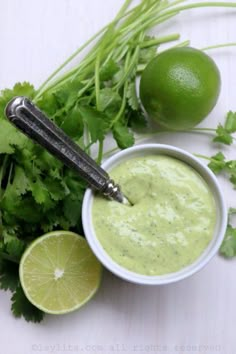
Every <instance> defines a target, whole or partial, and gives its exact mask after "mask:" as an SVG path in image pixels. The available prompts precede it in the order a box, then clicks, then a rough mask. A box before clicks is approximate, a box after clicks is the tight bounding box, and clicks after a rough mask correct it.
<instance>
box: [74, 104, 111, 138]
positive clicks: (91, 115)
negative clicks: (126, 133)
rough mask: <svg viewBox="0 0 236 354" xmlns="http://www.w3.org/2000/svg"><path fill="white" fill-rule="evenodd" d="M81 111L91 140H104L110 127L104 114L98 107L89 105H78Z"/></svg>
mask: <svg viewBox="0 0 236 354" xmlns="http://www.w3.org/2000/svg"><path fill="white" fill-rule="evenodd" d="M78 109H79V112H80V114H81V116H82V118H83V121H84V124H85V125H86V126H87V128H88V130H89V133H90V136H91V142H92V143H95V142H96V141H98V140H103V139H104V137H105V134H106V132H107V129H108V125H107V122H106V120H104V115H103V114H102V113H101V112H98V111H97V110H96V109H94V108H92V107H89V106H81V105H80V106H78Z"/></svg>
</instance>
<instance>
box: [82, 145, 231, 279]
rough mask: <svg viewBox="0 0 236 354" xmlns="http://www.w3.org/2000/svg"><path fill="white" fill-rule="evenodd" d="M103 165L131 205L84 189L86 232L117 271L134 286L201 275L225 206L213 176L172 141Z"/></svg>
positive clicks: (223, 222)
mask: <svg viewBox="0 0 236 354" xmlns="http://www.w3.org/2000/svg"><path fill="white" fill-rule="evenodd" d="M102 167H103V168H104V169H105V170H106V171H108V173H109V175H110V176H111V177H112V179H114V180H115V182H116V183H118V184H119V185H120V187H121V190H122V192H123V194H124V195H125V196H126V197H127V198H128V199H129V200H130V201H131V203H132V206H131V205H126V204H121V203H118V202H116V201H112V200H107V199H106V198H104V197H103V196H101V195H99V194H97V193H95V192H93V191H92V190H91V189H89V188H88V189H87V191H86V192H85V196H84V200H83V207H82V221H83V227H84V232H85V236H86V239H87V241H88V243H89V245H90V247H91V249H92V250H93V252H94V254H95V255H96V256H97V258H98V259H99V260H100V262H101V263H102V264H103V265H104V266H105V267H106V268H107V269H109V270H110V271H111V272H112V273H114V274H116V275H117V276H119V277H121V278H123V279H125V280H128V281H130V282H133V283H137V284H149V285H161V284H168V283H173V282H176V281H179V280H181V279H184V278H186V277H189V276H190V275H192V274H194V273H196V272H197V271H199V270H200V269H201V268H203V267H204V266H205V265H206V264H207V263H208V262H209V261H210V259H211V258H212V257H213V256H214V255H215V254H216V252H217V251H218V249H219V247H220V245H221V243H222V241H223V238H224V234H225V231H226V227H227V209H226V205H225V201H224V197H223V195H222V191H221V189H220V187H219V184H218V182H217V179H216V177H215V175H214V174H213V173H212V172H211V170H210V169H209V168H208V167H206V166H205V165H204V164H203V163H202V162H201V161H200V160H198V159H197V158H196V157H194V156H193V155H191V154H190V153H188V152H186V151H184V150H182V149H179V148H176V147H173V146H169V145H161V144H145V145H137V146H134V147H131V148H129V149H126V150H123V151H121V152H119V153H117V154H115V155H113V156H112V157H110V158H109V159H107V160H106V161H105V162H104V163H103V165H102Z"/></svg>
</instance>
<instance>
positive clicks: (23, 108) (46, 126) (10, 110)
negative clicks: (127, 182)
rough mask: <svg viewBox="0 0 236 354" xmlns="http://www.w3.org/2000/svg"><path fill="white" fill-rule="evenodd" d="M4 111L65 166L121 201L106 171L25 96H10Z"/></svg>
mask: <svg viewBox="0 0 236 354" xmlns="http://www.w3.org/2000/svg"><path fill="white" fill-rule="evenodd" d="M5 113H6V116H7V118H8V119H9V120H10V122H11V123H12V124H13V125H15V126H16V127H17V128H18V129H19V130H21V131H22V132H23V133H24V134H25V135H27V136H28V137H29V138H30V139H32V140H34V141H35V142H37V143H38V144H39V145H41V146H42V147H44V148H45V149H46V150H47V151H48V152H50V153H51V154H52V155H53V156H55V157H56V158H57V159H59V160H60V161H61V162H62V163H63V164H65V165H66V166H67V167H69V168H72V169H74V170H76V171H77V172H78V174H79V175H80V176H81V177H82V178H83V179H84V180H85V181H86V182H87V183H88V184H89V186H90V187H92V188H93V189H95V190H98V191H100V192H101V193H102V194H104V195H105V196H108V197H110V198H112V199H115V200H117V201H119V202H122V201H123V196H122V194H121V192H120V189H119V186H117V185H115V184H114V182H113V181H112V180H111V179H110V177H109V175H108V173H107V172H106V171H105V170H103V169H102V168H101V167H100V166H99V165H98V164H97V163H96V162H95V161H94V160H93V159H92V158H91V157H90V156H89V155H87V154H86V153H85V152H84V151H83V150H82V149H81V148H80V147H79V146H78V145H77V144H76V143H75V142H74V141H73V140H71V139H70V138H69V137H68V136H67V135H66V134H65V133H64V132H63V131H62V130H61V129H60V128H59V127H58V126H56V125H55V124H54V123H53V122H52V121H51V120H49V119H48V118H47V117H46V116H45V115H44V113H42V112H41V111H40V110H39V108H37V107H36V106H35V105H34V104H33V103H32V102H31V101H30V100H29V99H28V98H26V97H21V96H19V97H15V98H13V99H12V100H11V101H10V102H9V103H8V105H7V107H6V110H5Z"/></svg>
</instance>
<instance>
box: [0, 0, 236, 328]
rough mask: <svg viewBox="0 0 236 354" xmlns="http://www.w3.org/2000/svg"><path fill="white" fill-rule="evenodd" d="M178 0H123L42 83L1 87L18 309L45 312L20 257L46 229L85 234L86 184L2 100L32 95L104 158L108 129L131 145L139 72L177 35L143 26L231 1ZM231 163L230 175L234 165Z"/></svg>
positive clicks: (1, 231) (3, 244)
mask: <svg viewBox="0 0 236 354" xmlns="http://www.w3.org/2000/svg"><path fill="white" fill-rule="evenodd" d="M182 2H184V0H177V1H173V2H169V1H166V0H158V1H157V0H140V2H139V3H138V5H137V6H135V7H133V8H131V9H129V6H130V5H131V4H132V0H126V1H125V2H124V5H123V6H122V8H121V10H120V11H119V13H118V14H117V16H116V17H115V19H114V20H113V21H112V22H111V23H110V24H108V25H107V26H105V27H104V28H103V29H102V30H100V31H99V32H98V33H97V34H96V35H94V36H93V37H92V38H91V39H90V40H89V41H87V42H86V43H85V44H84V45H83V46H82V47H80V48H79V49H78V50H77V51H76V52H75V53H73V54H72V55H71V56H70V57H69V58H68V59H67V60H66V62H65V63H63V64H62V65H61V66H60V67H59V68H58V69H57V70H55V71H54V72H53V74H52V75H50V77H49V78H48V79H47V80H46V81H45V82H44V83H43V84H42V85H41V87H40V88H39V89H37V90H36V89H35V88H34V87H33V86H32V85H31V84H29V83H27V82H23V83H17V84H16V85H15V86H14V87H13V89H11V90H9V89H6V90H3V91H2V92H1V96H0V287H1V288H2V289H10V290H11V291H13V296H12V311H13V313H14V315H15V316H17V317H19V316H21V315H23V316H24V318H25V319H26V320H30V321H35V322H37V321H40V320H42V318H43V313H42V312H41V311H39V310H38V309H36V308H35V307H34V306H32V305H31V304H30V303H29V302H28V300H27V299H26V298H25V296H24V293H23V291H22V289H21V287H20V284H19V277H18V262H19V259H20V257H21V255H22V253H23V251H24V249H25V247H27V245H28V244H29V243H30V242H31V241H32V240H33V239H35V238H36V237H38V236H39V235H41V234H42V233H44V232H47V231H50V230H55V229H65V230H69V229H71V230H75V231H76V232H78V233H81V234H83V230H82V226H81V205H82V199H83V195H84V191H85V188H86V185H85V183H84V182H83V181H82V180H81V179H80V178H79V177H78V176H77V175H76V173H75V172H73V171H70V170H68V169H67V168H66V167H64V166H62V164H61V163H60V162H58V161H57V160H56V159H54V158H53V157H52V156H51V155H49V154H48V153H47V152H45V151H44V150H43V149H41V148H40V147H39V146H36V145H34V144H33V143H32V142H31V141H30V140H28V139H27V138H26V137H25V136H24V135H22V134H21V133H20V132H19V131H17V130H16V129H15V128H14V127H13V126H12V125H11V124H10V123H9V122H8V121H7V120H6V118H5V114H4V109H5V106H6V104H7V103H8V102H9V100H10V99H12V98H13V97H14V96H18V95H20V96H27V97H29V98H31V99H33V101H34V102H35V103H36V104H37V105H38V106H39V107H40V108H41V109H42V110H43V111H44V112H45V113H46V114H47V115H48V116H49V117H50V118H51V119H52V120H53V121H54V122H55V123H56V124H57V125H58V126H60V127H61V128H62V129H63V130H64V131H65V132H66V133H67V134H68V135H70V136H71V137H72V138H73V139H74V141H75V142H76V143H78V144H79V145H80V146H81V147H82V148H84V149H85V150H86V151H87V152H89V150H90V146H91V145H92V144H95V143H98V145H99V146H98V156H97V160H98V162H101V160H102V158H103V157H104V154H103V142H104V139H105V137H106V135H107V134H109V133H112V135H113V138H114V140H115V141H116V144H117V146H118V147H119V148H122V149H123V148H127V147H129V146H132V145H133V144H134V142H135V139H134V131H135V130H136V129H140V127H141V128H142V127H144V126H145V125H146V119H145V116H144V113H143V111H142V108H141V106H140V102H139V98H138V96H137V92H136V78H137V76H138V75H139V74H140V73H141V72H142V70H144V68H145V66H146V65H147V63H148V62H149V61H150V60H151V59H152V58H153V57H154V56H155V55H156V54H158V50H159V46H160V45H161V44H162V43H167V42H170V41H174V40H177V39H178V38H179V35H178V34H170V35H168V36H164V37H149V36H148V35H147V32H148V31H149V30H150V29H151V28H153V27H154V26H157V25H159V24H161V23H163V22H166V21H167V20H169V19H170V18H172V17H174V16H176V15H177V14H178V13H180V12H181V11H184V10H187V9H191V8H200V7H206V6H213V7H214V6H215V7H217V6H221V7H236V3H233V2H232V3H230V2H229V3H228V2H206V3H204V2H202V3H195V4H188V5H179V4H181V3H182ZM94 41H96V42H95V43H94ZM188 43H189V42H188V41H186V42H183V43H180V44H178V46H184V45H188ZM88 46H91V49H90V50H89V51H88V53H87V54H86V55H85V56H84V58H83V60H81V61H80V63H79V64H78V65H77V66H75V67H74V68H72V69H70V70H67V71H66V70H65V68H66V66H67V64H69V63H71V61H72V60H73V59H74V58H76V57H77V56H78V55H79V54H80V53H81V52H82V51H83V50H84V49H86V48H87V47H88ZM62 71H63V74H61V72H62ZM231 119H232V118H231ZM229 120H230V119H229ZM229 125H230V123H228V125H227V127H226V126H224V127H223V129H224V134H223V135H224V138H223V140H222V141H224V142H225V141H226V142H229V141H231V138H230V137H228V135H231V134H232V132H234V131H235V124H232V126H230V127H229ZM219 130H220V129H219ZM221 130H222V129H221ZM219 133H220V134H221V131H219ZM220 134H218V135H219V136H220ZM226 135H227V137H225V136H226ZM222 141H221V142H222ZM217 159H218V158H215V159H212V163H213V160H214V163H215V164H217V163H218V164H220V163H224V166H223V167H222V168H221V167H219V168H220V169H219V168H218V170H219V172H220V171H223V170H224V169H225V161H224V159H223V162H222V161H218V160H217ZM219 160H220V158H219ZM228 168H230V167H228ZM231 169H232V173H231V175H232V176H233V175H234V174H233V169H234V168H233V166H232V167H231ZM218 170H217V171H218ZM234 176H235V175H234ZM234 178H235V177H234ZM235 184H236V183H235Z"/></svg>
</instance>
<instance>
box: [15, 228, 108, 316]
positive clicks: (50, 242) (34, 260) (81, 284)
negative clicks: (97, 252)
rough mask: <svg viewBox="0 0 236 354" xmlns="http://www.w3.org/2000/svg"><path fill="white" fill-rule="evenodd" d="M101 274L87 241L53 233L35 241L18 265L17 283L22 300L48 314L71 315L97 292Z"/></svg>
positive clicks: (68, 234) (73, 236) (71, 234)
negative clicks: (22, 291) (24, 296)
mask: <svg viewBox="0 0 236 354" xmlns="http://www.w3.org/2000/svg"><path fill="white" fill-rule="evenodd" d="M101 271H102V266H101V264H100V263H99V262H98V260H97V258H96V257H95V256H94V254H93V253H92V251H91V249H90V248H89V246H88V243H87V241H86V240H85V239H84V238H83V237H82V236H79V235H77V234H75V233H73V232H69V231H53V232H50V233H48V234H45V235H43V236H42V237H39V238H37V239H36V240H35V241H34V242H33V243H32V244H31V245H30V246H29V247H28V248H27V249H26V251H25V253H24V254H23V256H22V258H21V261H20V281H21V285H22V288H23V290H24V293H25V295H26V297H27V298H28V299H29V301H30V302H31V303H32V304H33V305H35V306H36V307H38V308H39V309H40V310H42V311H44V312H47V313H51V314H63V313H67V312H71V311H73V310H76V309H78V308H79V307H81V306H82V305H84V304H85V303H86V302H87V301H88V300H89V299H90V298H91V297H92V296H93V295H94V294H95V292H96V290H97V289H98V287H99V284H100V279H101Z"/></svg>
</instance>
